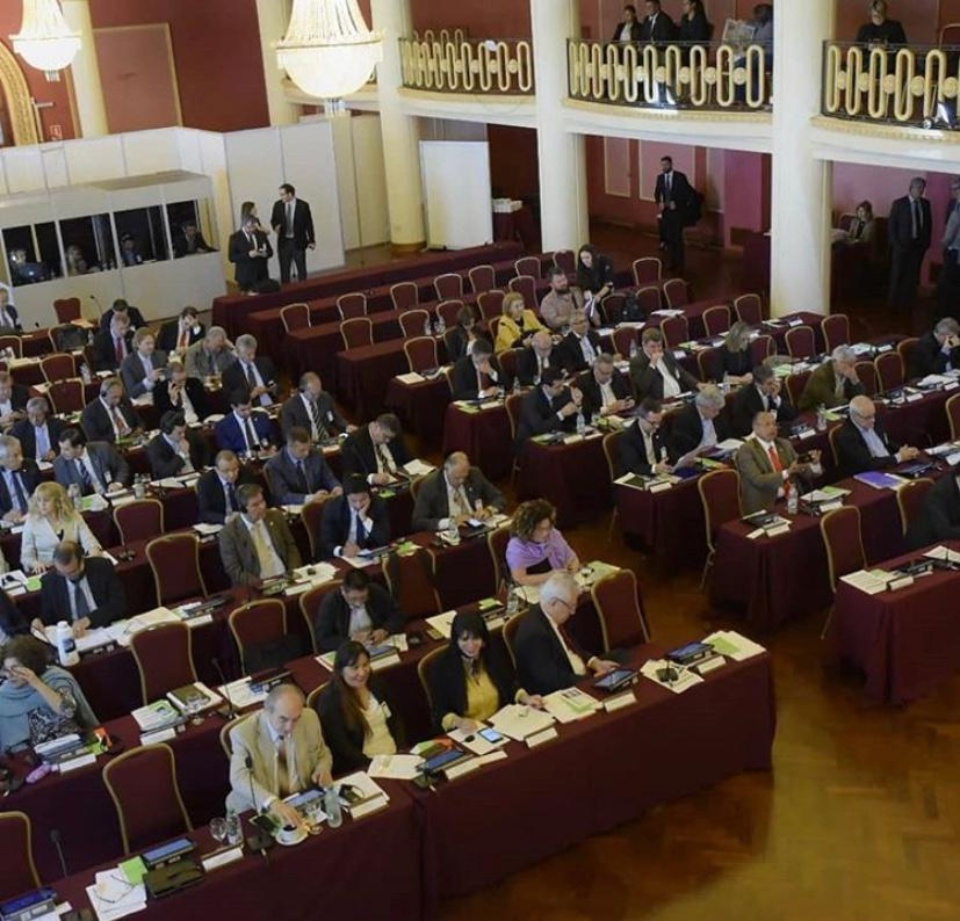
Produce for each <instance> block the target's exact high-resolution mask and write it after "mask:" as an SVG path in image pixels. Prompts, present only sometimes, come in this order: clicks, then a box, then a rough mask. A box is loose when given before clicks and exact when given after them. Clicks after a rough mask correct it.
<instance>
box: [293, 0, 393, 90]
mask: <svg viewBox="0 0 960 921" xmlns="http://www.w3.org/2000/svg"><path fill="white" fill-rule="evenodd" d="M274 47H275V48H276V50H277V63H278V64H279V65H280V67H282V68H283V69H284V70H285V71H286V72H287V73H288V74H289V75H290V79H291V80H293V82H294V83H296V84H297V86H299V87H300V89H302V90H303V91H304V92H306V93H309V94H310V95H311V96H317V97H318V98H320V99H340V98H342V97H344V96H348V95H350V93H354V92H356V91H357V90H358V89H360V87H361V86H363V85H364V84H365V83H366V82H367V81H368V80H369V79H370V75H371V74H372V73H373V69H374V67H375V66H376V64H377V62H378V61H380V60H382V59H383V42H382V41H381V37H380V34H379V33H378V32H371V31H370V30H369V29H368V28H367V24H366V23H365V22H364V20H363V14H362V13H361V12H360V8H359V7H358V6H357V0H293V12H292V13H291V14H290V25H289V26H288V27H287V34H286V35H284V37H283V38H282V39H281V40H280V41H279V42H275V43H274Z"/></svg>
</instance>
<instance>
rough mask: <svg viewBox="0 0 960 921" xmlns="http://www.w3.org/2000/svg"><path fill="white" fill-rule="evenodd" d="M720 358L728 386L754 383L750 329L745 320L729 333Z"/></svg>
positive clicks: (732, 327) (738, 322) (739, 322)
mask: <svg viewBox="0 0 960 921" xmlns="http://www.w3.org/2000/svg"><path fill="white" fill-rule="evenodd" d="M720 357H721V359H722V361H723V379H724V380H725V381H726V382H727V383H728V384H749V383H751V382H752V381H753V370H752V369H753V359H752V357H751V355H750V327H749V326H748V325H747V324H746V323H744V322H743V320H737V322H736V323H734V324H733V326H731V327H730V329H729V330H728V331H727V336H726V339H725V340H724V343H723V348H722V349H721V350H720Z"/></svg>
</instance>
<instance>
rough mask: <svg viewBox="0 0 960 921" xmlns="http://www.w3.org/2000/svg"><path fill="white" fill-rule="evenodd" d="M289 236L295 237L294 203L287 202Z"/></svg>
mask: <svg viewBox="0 0 960 921" xmlns="http://www.w3.org/2000/svg"><path fill="white" fill-rule="evenodd" d="M287 236H288V237H292V236H293V202H292V201H288V202H287Z"/></svg>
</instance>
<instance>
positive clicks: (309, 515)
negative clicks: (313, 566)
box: [300, 499, 326, 560]
mask: <svg viewBox="0 0 960 921" xmlns="http://www.w3.org/2000/svg"><path fill="white" fill-rule="evenodd" d="M325 502H326V499H320V500H318V501H317V502H308V503H307V504H306V505H304V506H303V508H301V509H300V520H301V521H302V522H303V529H304V530H305V531H306V532H307V542H308V543H309V544H310V559H312V560H319V559H320V521H321V519H322V518H323V506H324V503H325Z"/></svg>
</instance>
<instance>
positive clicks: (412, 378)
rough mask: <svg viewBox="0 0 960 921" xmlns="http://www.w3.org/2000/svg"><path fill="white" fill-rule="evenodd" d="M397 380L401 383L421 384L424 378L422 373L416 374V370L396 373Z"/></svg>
mask: <svg viewBox="0 0 960 921" xmlns="http://www.w3.org/2000/svg"><path fill="white" fill-rule="evenodd" d="M397 380H398V381H400V383H401V384H422V383H423V382H424V381H425V380H426V378H425V377H424V376H423V375H422V374H417V372H416V371H410V372H408V373H407V374H398V375H397Z"/></svg>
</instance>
